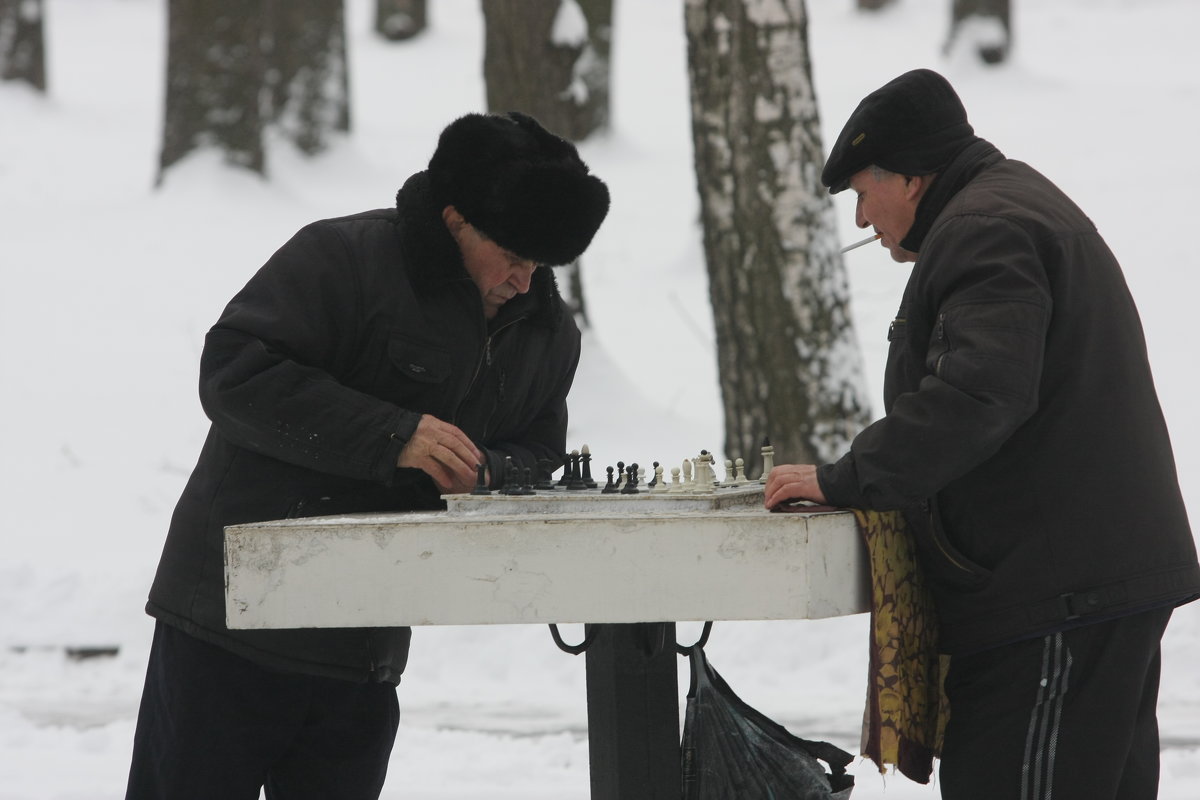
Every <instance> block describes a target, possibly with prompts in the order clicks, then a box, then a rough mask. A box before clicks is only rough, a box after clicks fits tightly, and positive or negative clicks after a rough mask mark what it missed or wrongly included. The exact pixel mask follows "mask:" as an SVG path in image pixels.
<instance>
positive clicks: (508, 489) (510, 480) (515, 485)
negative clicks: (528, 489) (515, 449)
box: [500, 456, 521, 495]
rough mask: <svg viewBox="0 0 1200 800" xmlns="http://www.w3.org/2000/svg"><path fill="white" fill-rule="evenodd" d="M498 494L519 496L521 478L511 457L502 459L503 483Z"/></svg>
mask: <svg viewBox="0 0 1200 800" xmlns="http://www.w3.org/2000/svg"><path fill="white" fill-rule="evenodd" d="M500 494H506V495H513V494H521V477H520V474H519V473H518V471H517V468H516V466H515V465H514V464H513V460H512V456H505V457H504V482H503V483H502V484H501V486H500Z"/></svg>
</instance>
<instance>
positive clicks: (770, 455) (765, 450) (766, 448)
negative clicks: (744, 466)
mask: <svg viewBox="0 0 1200 800" xmlns="http://www.w3.org/2000/svg"><path fill="white" fill-rule="evenodd" d="M762 458H763V471H762V475H760V476H759V478H758V482H759V483H766V482H767V476H768V475H770V474H771V470H773V469H775V448H774V447H772V446H771V443H770V442H768V441H767V440H766V439H764V440H763V447H762Z"/></svg>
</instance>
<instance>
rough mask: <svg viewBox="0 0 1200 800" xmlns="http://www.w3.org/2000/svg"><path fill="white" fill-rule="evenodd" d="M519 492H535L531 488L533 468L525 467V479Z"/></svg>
mask: <svg viewBox="0 0 1200 800" xmlns="http://www.w3.org/2000/svg"><path fill="white" fill-rule="evenodd" d="M521 494H537V492H535V491H534V490H533V470H531V469H530V468H529V467H526V468H525V480H524V481H523V482H522V483H521Z"/></svg>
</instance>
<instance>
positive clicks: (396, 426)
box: [200, 223, 420, 483]
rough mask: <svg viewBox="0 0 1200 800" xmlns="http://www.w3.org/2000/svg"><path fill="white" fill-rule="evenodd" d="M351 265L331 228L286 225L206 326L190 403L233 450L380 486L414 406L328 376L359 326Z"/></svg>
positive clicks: (340, 366) (410, 424)
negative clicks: (289, 228) (286, 233)
mask: <svg viewBox="0 0 1200 800" xmlns="http://www.w3.org/2000/svg"><path fill="white" fill-rule="evenodd" d="M357 266H358V265H357V264H356V263H355V260H354V258H353V257H352V254H351V253H350V251H349V248H348V246H347V245H346V244H345V242H344V241H343V240H342V238H341V235H340V234H339V233H338V232H337V231H336V229H334V228H333V227H332V226H330V225H327V224H325V223H313V224H312V225H309V226H307V227H305V228H304V229H302V230H301V231H300V232H299V233H297V234H296V235H295V236H294V237H293V238H292V239H291V240H290V241H289V242H287V243H286V244H285V245H284V246H283V247H282V248H280V249H279V250H278V251H277V252H276V253H275V254H274V255H273V256H272V257H271V259H270V260H269V261H268V262H267V263H266V264H265V265H264V266H263V267H262V269H260V270H259V272H258V273H257V274H256V275H255V276H254V277H253V278H252V279H251V280H250V281H249V283H247V284H246V286H245V288H243V289H242V290H241V291H240V292H239V293H238V294H237V295H236V296H235V297H234V298H233V299H232V300H231V301H230V303H229V305H228V306H227V307H226V308H225V311H224V313H223V314H222V316H221V318H220V320H219V321H218V322H217V324H216V325H215V326H213V328H212V330H210V331H209V333H208V336H207V337H206V339H205V344H204V352H203V354H202V356H201V360H200V401H201V404H202V405H203V407H204V411H205V413H206V414H207V415H208V416H209V418H210V419H211V420H212V422H213V424H214V426H215V427H216V429H217V431H218V432H219V433H220V434H221V435H222V436H224V437H225V438H227V439H229V440H230V441H231V442H233V443H234V444H236V445H238V446H240V447H244V448H246V449H249V450H252V451H254V452H257V453H261V454H263V455H267V456H271V457H273V458H277V459H280V460H281V461H285V462H288V463H291V464H296V465H299V466H304V467H308V468H310V469H314V470H318V471H321V472H326V473H330V474H335V475H340V476H344V477H349V478H357V479H364V480H375V481H380V482H383V483H390V482H391V481H392V479H393V477H394V475H395V471H396V459H397V458H398V456H399V452H400V449H401V447H402V446H403V442H404V441H406V440H407V439H408V438H409V437H410V436H411V434H412V431H413V430H414V429H415V427H416V424H417V421H418V420H419V419H420V415H419V414H415V413H413V412H411V411H406V410H403V409H401V408H399V407H397V406H396V405H393V404H391V403H388V402H386V401H383V400H380V399H379V398H376V397H372V396H370V395H368V394H364V393H362V392H359V391H356V390H354V389H352V388H350V387H348V386H346V385H343V383H341V382H340V381H339V376H341V375H344V374H346V373H347V371H348V369H349V367H350V365H351V364H352V363H353V358H354V352H355V349H356V345H357V343H358V342H359V339H360V335H361V325H362V324H363V321H362V297H361V285H360V280H359V276H358V275H357Z"/></svg>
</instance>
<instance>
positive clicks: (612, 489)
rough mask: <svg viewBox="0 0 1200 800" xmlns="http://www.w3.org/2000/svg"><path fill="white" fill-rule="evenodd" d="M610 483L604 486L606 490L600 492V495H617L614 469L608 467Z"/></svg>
mask: <svg viewBox="0 0 1200 800" xmlns="http://www.w3.org/2000/svg"><path fill="white" fill-rule="evenodd" d="M607 470H608V483H606V484H604V488H603V489H601V490H600V494H616V493H617V485H616V484H615V483H613V468H612V467H608V468H607Z"/></svg>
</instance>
